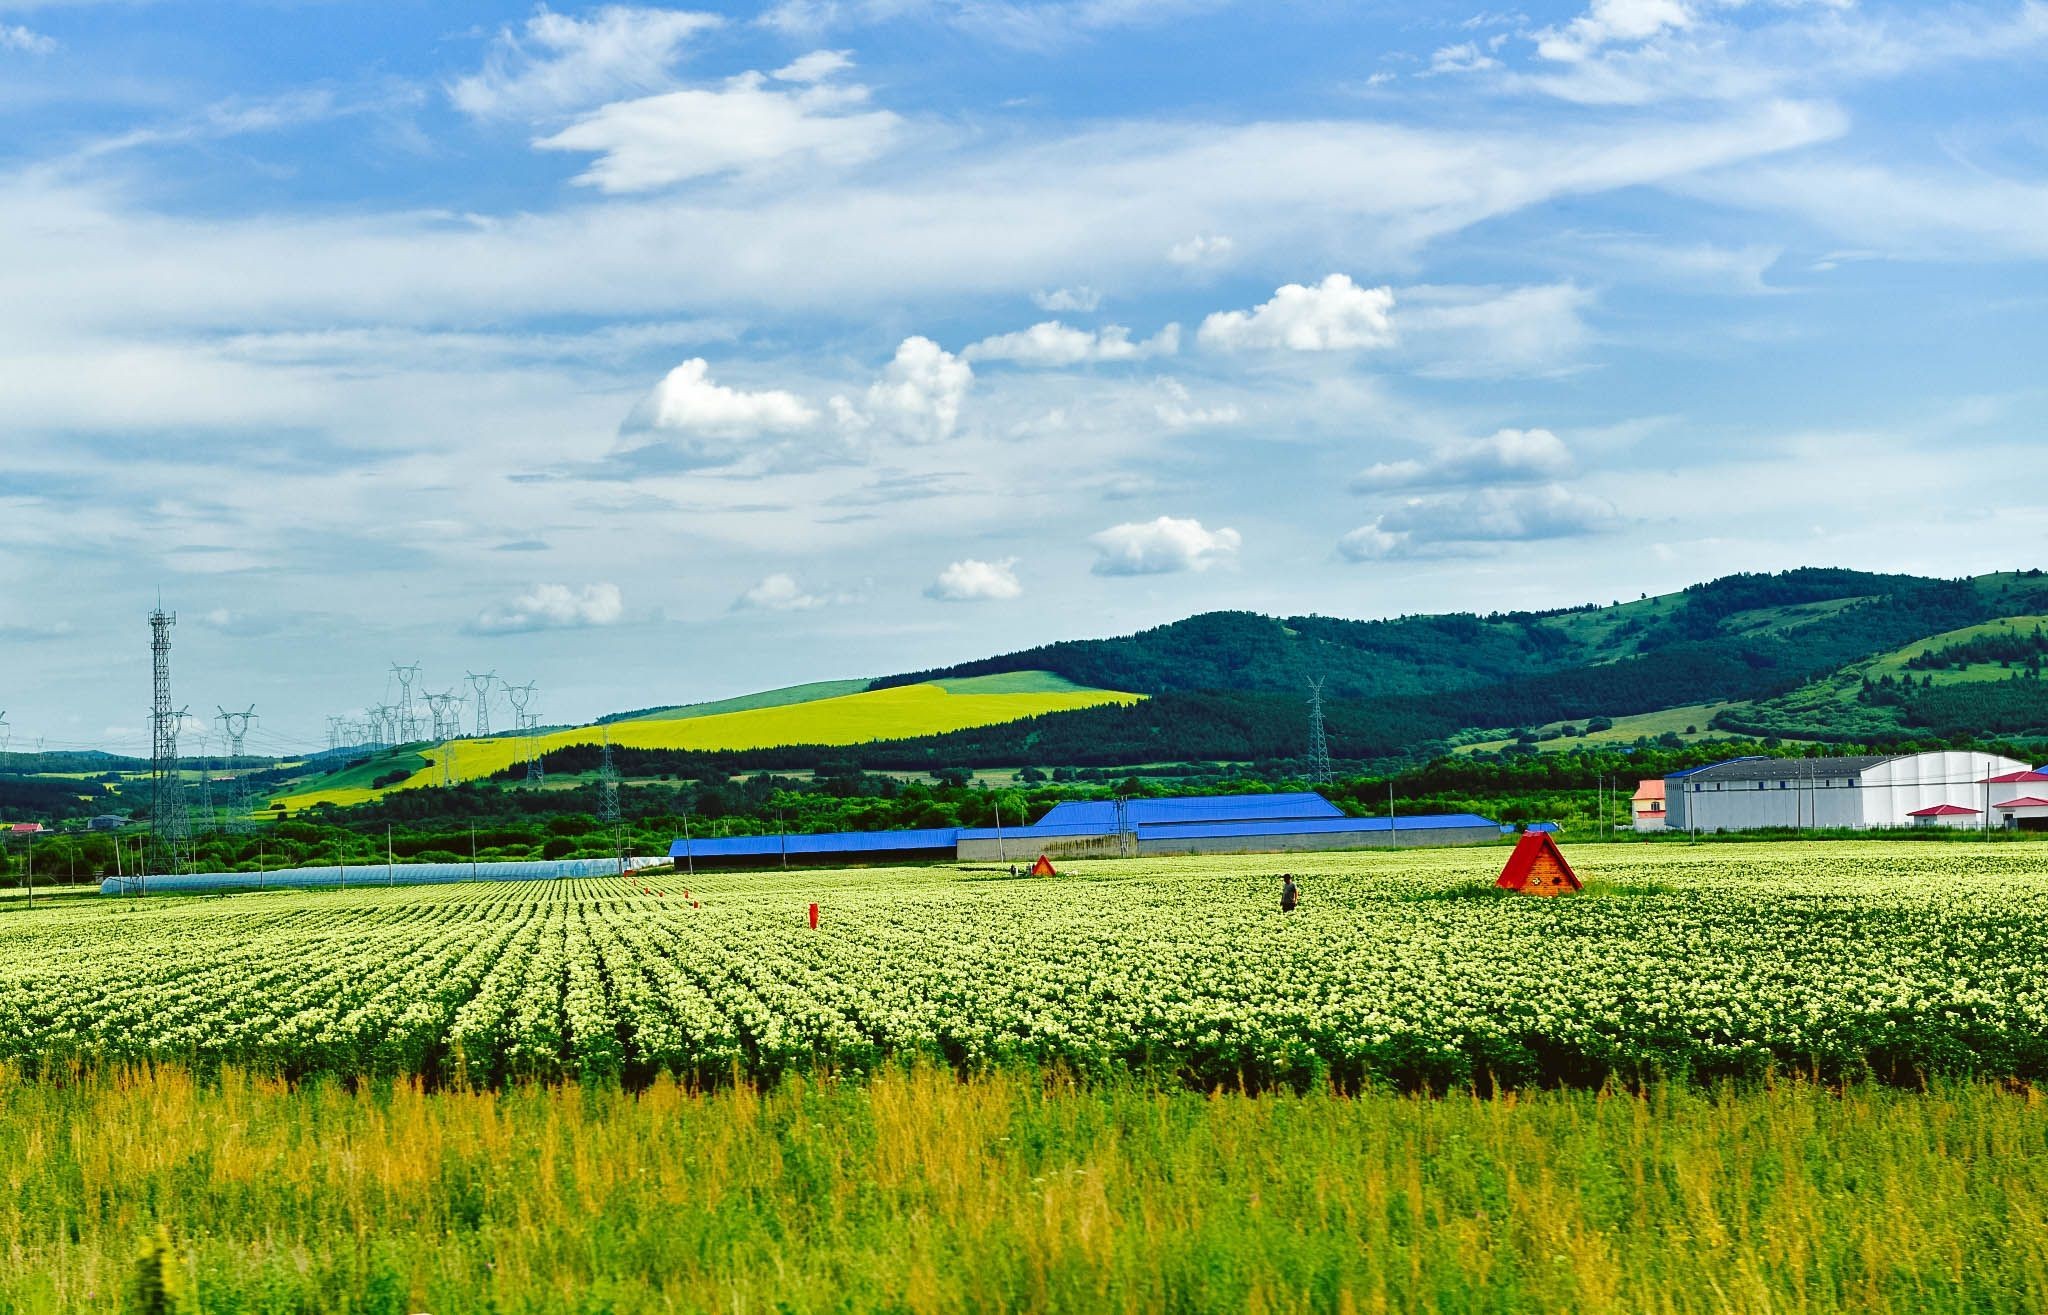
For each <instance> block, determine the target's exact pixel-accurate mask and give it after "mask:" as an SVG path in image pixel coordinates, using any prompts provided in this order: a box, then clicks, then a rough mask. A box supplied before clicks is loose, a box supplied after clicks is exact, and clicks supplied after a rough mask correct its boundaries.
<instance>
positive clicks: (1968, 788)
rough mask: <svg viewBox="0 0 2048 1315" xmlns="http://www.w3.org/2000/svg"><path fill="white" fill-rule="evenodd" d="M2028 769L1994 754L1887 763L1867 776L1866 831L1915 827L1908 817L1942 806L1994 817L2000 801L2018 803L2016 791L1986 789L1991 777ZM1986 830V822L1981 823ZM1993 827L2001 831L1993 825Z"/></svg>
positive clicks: (1942, 754) (1953, 752)
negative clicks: (1993, 808) (2014, 796)
mask: <svg viewBox="0 0 2048 1315" xmlns="http://www.w3.org/2000/svg"><path fill="white" fill-rule="evenodd" d="M2027 767H2028V764H2026V763H2023V762H2017V761H2015V760H2013V759H2011V758H2001V757H1999V756H1998V755H1997V754H1993V753H1966V752H1963V751H1961V750H1957V749H1947V750H1937V751H1936V752H1933V753H1916V754H1914V755H1913V756H1912V757H1910V758H1902V759H1899V760H1898V761H1896V762H1888V763H1882V764H1880V765H1879V766H1876V767H1873V768H1871V769H1870V770H1869V771H1867V772H1865V773H1864V774H1863V816H1864V825H1866V826H1911V825H1912V824H1913V819H1912V818H1911V817H1910V816H1908V814H1911V813H1913V812H1915V811H1917V810H1919V809H1922V808H1932V807H1934V806H1935V805H1936V804H1955V805H1957V806H1959V807H1962V808H1975V809H1977V810H1978V811H1979V812H1980V813H1985V814H1989V813H1990V811H1991V805H1992V804H1994V803H1996V802H1997V801H1998V800H1999V799H2010V798H2012V788H2011V787H2010V786H2002V785H1993V786H1983V785H1979V784H1977V782H1979V781H1981V780H1983V779H1984V778H1985V777H1987V776H2003V775H2005V774H2006V773H2007V772H2023V771H2026V770H2027ZM1977 825H1978V826H1980V827H1981V826H1983V825H1984V821H1983V818H1981V817H1980V818H1979V819H1978V820H1977ZM1992 825H1994V826H1995V825H1997V824H1996V823H1992Z"/></svg>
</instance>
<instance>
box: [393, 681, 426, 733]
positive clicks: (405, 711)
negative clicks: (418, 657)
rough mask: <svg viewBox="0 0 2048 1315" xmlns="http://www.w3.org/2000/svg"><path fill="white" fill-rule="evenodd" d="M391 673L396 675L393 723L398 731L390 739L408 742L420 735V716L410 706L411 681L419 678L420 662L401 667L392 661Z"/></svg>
mask: <svg viewBox="0 0 2048 1315" xmlns="http://www.w3.org/2000/svg"><path fill="white" fill-rule="evenodd" d="M391 674H392V675H394V676H396V677H398V709H397V711H398V720H397V722H396V723H395V726H396V730H397V732H398V733H397V734H396V735H394V736H393V737H392V739H393V741H394V742H396V743H399V744H410V743H411V742H412V741H414V740H417V739H418V738H419V737H420V717H419V714H418V713H417V712H415V711H413V706H412V683H413V682H414V681H416V680H418V679H419V678H420V664H419V663H417V662H415V663H413V664H412V665H411V666H409V667H402V666H400V665H398V664H397V663H396V662H394V663H392V664H391Z"/></svg>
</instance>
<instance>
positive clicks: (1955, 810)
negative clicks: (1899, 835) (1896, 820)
mask: <svg viewBox="0 0 2048 1315" xmlns="http://www.w3.org/2000/svg"><path fill="white" fill-rule="evenodd" d="M1978 812H1979V810H1978V809H1975V808H1960V807H1958V806H1956V805H1955V804H1936V805H1935V806H1934V807H1932V808H1916V809H1914V810H1913V811H1912V812H1910V813H1908V814H1906V816H1907V817H1961V816H1963V815H1964V814H1966V813H1967V814H1968V815H1970V816H1971V817H1975V816H1977V814H1978Z"/></svg>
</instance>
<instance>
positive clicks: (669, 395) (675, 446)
mask: <svg viewBox="0 0 2048 1315" xmlns="http://www.w3.org/2000/svg"><path fill="white" fill-rule="evenodd" d="M817 419H818V413H817V411H816V410H815V409H813V408H812V407H811V406H809V405H808V404H807V403H805V402H804V400H803V399H802V398H800V397H798V396H797V395H796V394H795V393H791V392H785V391H784V390H782V389H780V388H770V389H763V390H762V391H760V392H746V391H743V390H741V389H737V388H728V387H726V386H725V385H724V384H721V383H718V382H717V381H715V380H713V379H712V378H711V367H710V366H709V365H708V364H707V363H706V362H705V360H704V358H703V357H701V356H693V357H691V358H690V359H689V360H687V361H684V362H683V363H682V364H681V365H678V366H677V367H676V368H675V369H673V370H670V371H669V372H668V374H666V375H665V376H663V378H662V380H661V382H660V383H658V384H656V385H655V386H654V391H653V392H651V393H649V394H648V395H647V397H646V398H645V399H644V400H643V401H642V402H641V403H640V405H639V406H637V407H635V408H634V410H633V414H632V415H631V416H629V417H628V418H627V420H626V423H625V426H624V432H625V433H626V434H628V435H632V436H639V437H641V438H643V439H645V440H649V441H659V442H660V443H661V444H662V445H663V446H664V448H666V449H667V450H669V451H670V452H671V454H672V455H675V456H678V457H682V458H685V459H687V460H689V461H691V462H693V463H697V464H716V463H718V462H721V461H727V460H731V459H733V458H735V457H737V456H739V455H741V454H742V453H743V452H745V451H746V450H747V448H748V446H749V444H750V443H752V442H753V441H754V440H758V439H761V438H763V437H769V436H778V435H787V434H793V433H796V432H798V431H801V430H804V429H807V428H809V427H810V426H811V425H812V424H813V423H814V422H815V421H816V420H817Z"/></svg>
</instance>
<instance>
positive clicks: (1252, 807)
mask: <svg viewBox="0 0 2048 1315" xmlns="http://www.w3.org/2000/svg"><path fill="white" fill-rule="evenodd" d="M1124 811H1125V817H1126V820H1127V821H1129V823H1130V824H1131V825H1132V826H1145V825H1148V824H1150V823H1155V822H1251V821H1279V820H1282V819H1285V818H1298V817H1342V816H1344V810H1343V809H1341V808H1339V807H1337V805H1335V804H1333V803H1331V802H1330V801H1329V800H1327V799H1325V798H1323V797H1322V796H1321V795H1319V794H1317V793H1315V792H1314V791H1313V790H1302V791H1298V792H1295V793H1292V794H1219V795H1194V796H1190V797H1187V798H1182V799H1132V800H1129V801H1127V803H1126V804H1125V810H1124ZM1116 824H1117V815H1116V801H1115V800H1112V799H1076V800H1069V801H1068V802H1066V803H1063V804H1054V805H1053V808H1052V811H1051V812H1049V813H1047V814H1046V815H1045V816H1044V817H1042V818H1040V819H1039V820H1038V822H1037V825H1039V826H1090V827H1097V828H1100V829H1102V830H1105V831H1110V830H1114V829H1115V828H1116Z"/></svg>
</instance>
